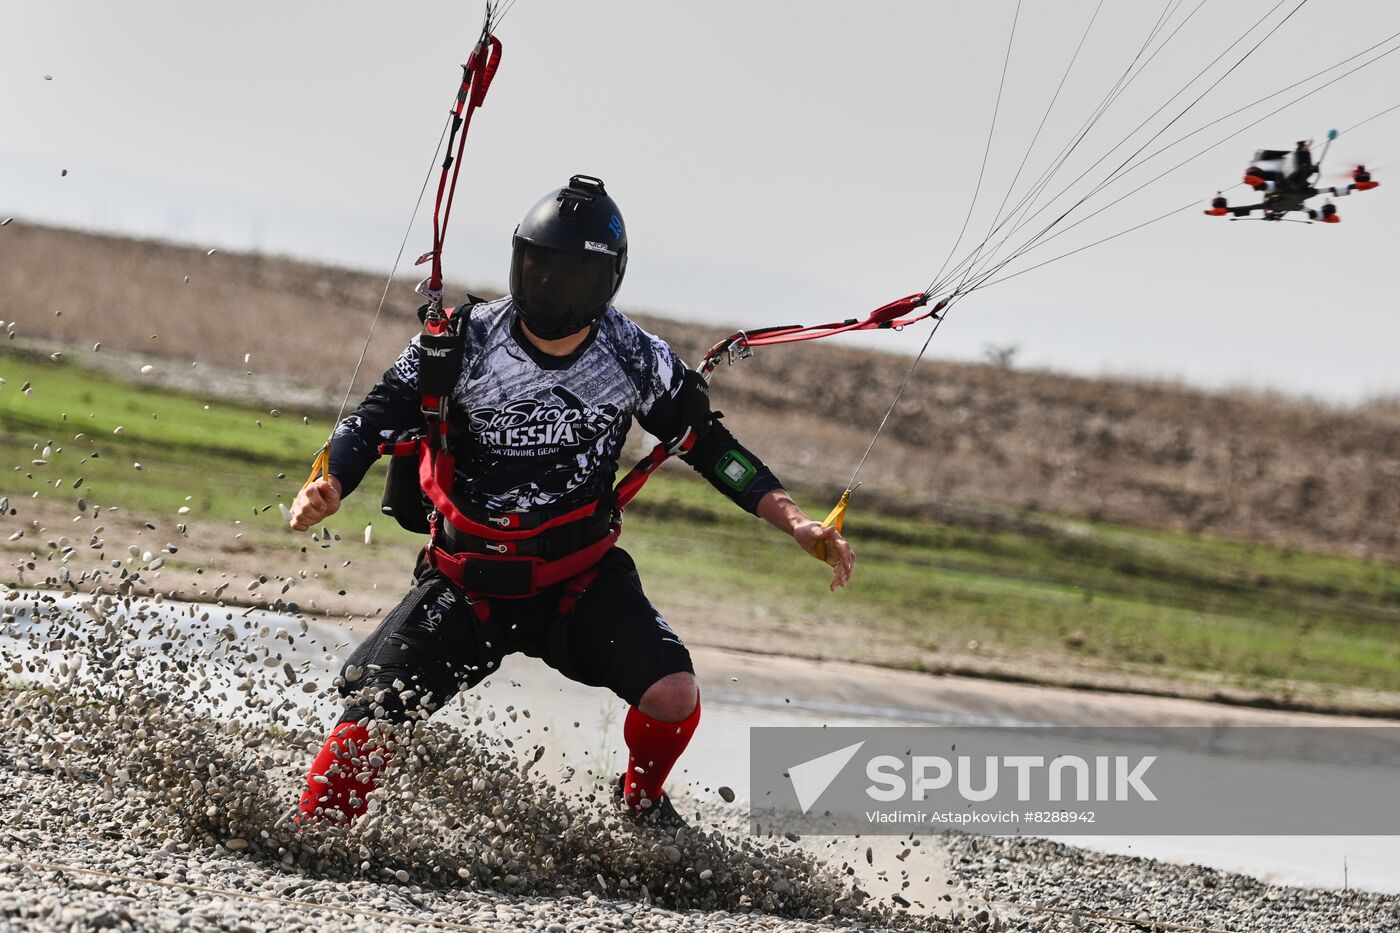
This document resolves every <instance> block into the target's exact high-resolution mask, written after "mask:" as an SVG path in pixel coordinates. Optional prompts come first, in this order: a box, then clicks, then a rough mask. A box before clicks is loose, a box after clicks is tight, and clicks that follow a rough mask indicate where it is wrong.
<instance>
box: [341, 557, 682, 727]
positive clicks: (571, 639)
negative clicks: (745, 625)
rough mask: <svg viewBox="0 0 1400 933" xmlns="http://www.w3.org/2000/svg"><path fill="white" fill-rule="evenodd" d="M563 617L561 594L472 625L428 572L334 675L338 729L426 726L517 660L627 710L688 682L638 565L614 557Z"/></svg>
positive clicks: (458, 595)
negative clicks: (679, 681) (681, 677)
mask: <svg viewBox="0 0 1400 933" xmlns="http://www.w3.org/2000/svg"><path fill="white" fill-rule="evenodd" d="M598 566H599V567H600V569H601V571H602V572H601V573H600V574H599V575H598V578H597V579H596V580H594V581H593V584H592V585H591V586H589V588H588V590H587V591H586V592H585V593H584V594H583V596H582V597H581V598H580V599H579V601H578V605H577V606H575V607H574V610H573V612H571V613H569V614H568V615H567V616H562V617H561V616H560V615H559V612H558V607H559V597H560V595H561V593H562V586H554V587H550V588H549V589H546V590H544V591H543V592H541V593H540V594H539V595H537V596H532V597H529V598H526V599H490V600H488V601H489V603H490V609H491V613H490V618H489V619H488V620H487V621H486V622H482V621H480V620H479V619H478V617H477V615H476V613H475V612H474V611H473V609H472V607H471V606H470V605H468V603H467V600H466V596H465V595H464V594H463V593H462V591H461V590H459V589H458V588H457V587H455V586H453V585H452V583H450V582H449V581H448V580H447V579H446V578H445V577H443V576H442V575H441V574H439V573H438V572H437V571H435V570H432V569H431V568H425V567H424V566H423V565H422V564H420V566H419V573H418V577H417V585H416V586H415V587H414V588H413V590H412V591H411V592H409V594H408V595H407V596H405V597H404V598H403V600H402V601H401V602H400V603H399V604H398V605H397V606H396V607H394V609H393V611H392V612H390V613H389V614H388V615H387V616H385V618H384V621H383V622H381V623H380V624H379V627H378V628H377V629H375V630H374V633H373V634H372V635H370V636H369V638H367V639H365V641H364V642H362V643H361V644H360V645H359V647H357V648H356V649H355V651H354V653H353V654H351V656H350V660H349V661H347V662H346V663H345V666H344V667H343V668H342V669H341V678H342V681H343V683H342V685H341V687H340V693H341V695H342V696H343V697H345V698H346V702H347V708H346V710H345V713H344V714H343V715H342V716H341V718H340V721H341V722H353V721H357V720H360V719H364V718H366V717H370V718H383V719H389V720H391V721H403V720H405V719H408V718H418V717H424V718H425V717H427V716H429V715H431V714H432V713H433V711H434V710H437V709H439V708H441V707H442V706H443V705H444V704H445V703H447V702H448V701H449V700H450V699H452V697H453V696H455V695H456V694H457V692H458V691H459V690H462V689H465V688H469V687H474V686H476V685H477V684H479V683H480V682H481V681H482V680H484V679H485V678H486V676H487V675H488V674H490V673H491V672H492V671H494V670H496V668H498V667H499V666H500V663H501V659H502V658H504V657H505V656H506V655H508V654H514V653H516V652H519V653H521V654H527V655H530V656H531V657H535V658H540V659H541V660H543V661H544V662H545V663H546V664H548V665H549V666H550V667H552V668H554V669H555V670H557V671H559V672H560V673H562V674H563V675H564V676H566V677H568V678H569V679H570V680H575V681H578V682H579V683H583V684H588V685H589V686H592V687H607V688H608V689H609V690H611V691H613V693H616V694H617V695H618V696H619V697H621V698H622V699H624V700H626V701H627V702H628V703H630V704H632V705H633V706H635V705H636V704H637V703H638V702H639V701H640V700H641V698H642V694H643V693H645V692H646V691H647V689H648V688H649V687H651V685H652V684H654V683H656V682H657V681H658V680H660V679H661V678H663V677H665V676H667V675H668V674H676V673H682V672H684V673H694V672H695V668H694V667H693V666H692V665H691V661H690V652H689V651H687V650H686V647H685V645H684V644H682V642H681V640H680V637H679V636H678V635H676V633H675V632H673V631H672V630H671V627H670V626H669V625H667V624H666V621H665V620H664V619H663V618H662V617H661V614H660V613H659V612H657V611H656V610H655V609H654V608H652V605H651V603H650V602H649V601H648V600H647V597H646V594H645V593H643V592H642V581H641V579H640V578H638V576H637V566H636V564H634V563H633V562H632V558H631V556H630V555H628V554H627V552H626V551H623V550H622V549H620V548H613V549H612V551H610V552H609V553H608V554H607V555H606V556H605V557H604V558H603V560H602V561H600V562H599V565H598Z"/></svg>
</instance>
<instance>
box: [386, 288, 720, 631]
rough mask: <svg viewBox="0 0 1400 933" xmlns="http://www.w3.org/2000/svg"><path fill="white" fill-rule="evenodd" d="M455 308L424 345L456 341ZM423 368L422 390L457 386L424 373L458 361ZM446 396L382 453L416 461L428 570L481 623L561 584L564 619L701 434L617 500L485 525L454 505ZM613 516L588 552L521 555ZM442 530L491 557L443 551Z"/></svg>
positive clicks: (432, 401)
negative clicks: (455, 591) (511, 603)
mask: <svg viewBox="0 0 1400 933" xmlns="http://www.w3.org/2000/svg"><path fill="white" fill-rule="evenodd" d="M453 310H455V309H450V308H449V309H446V310H445V312H444V315H443V318H442V319H441V320H437V321H434V320H431V319H430V320H428V321H427V322H426V323H425V326H424V334H423V338H422V341H423V344H424V345H425V346H428V345H434V344H435V345H437V346H443V345H446V344H449V343H451V342H455V341H458V340H459V338H458V336H457V334H456V333H455V328H453V326H452V314H453ZM421 359H422V363H421V364H420V372H419V384H420V386H422V387H423V388H425V389H429V388H431V387H434V386H438V387H440V386H443V385H450V384H453V383H455V381H456V380H455V377H454V378H453V379H452V380H451V381H450V382H448V381H445V380H444V379H442V378H432V377H429V376H428V374H427V373H426V372H424V370H426V369H428V368H430V367H432V365H433V363H434V362H436V361H437V360H440V359H441V360H450V361H451V362H450V363H449V364H448V365H452V366H459V365H460V356H457V357H451V356H444V355H424V356H423V357H422V358H421ZM447 408H448V399H447V396H446V395H445V394H444V395H437V394H428V392H425V393H424V394H423V395H422V409H423V416H424V419H425V420H426V421H427V430H426V431H424V432H423V433H422V434H420V435H417V436H413V437H409V438H406V439H404V440H400V441H397V442H394V443H388V444H382V445H380V448H379V450H380V453H381V454H391V455H393V456H409V455H416V456H417V458H418V484H419V486H420V488H421V489H422V490H423V493H424V494H425V495H426V496H427V497H428V501H429V502H430V503H431V505H432V511H431V513H430V514H429V529H430V530H429V537H428V545H427V547H426V548H425V549H424V552H423V556H424V559H425V560H426V561H427V563H428V564H429V565H431V566H432V567H433V568H434V569H435V570H437V571H438V572H439V573H441V574H442V575H443V576H445V577H447V579H449V580H451V581H452V582H453V583H454V584H455V585H456V586H457V587H458V588H459V589H461V590H462V592H463V593H465V594H466V596H467V599H468V602H469V603H470V604H471V606H472V609H473V611H474V612H475V613H476V615H477V617H478V618H479V619H481V620H482V621H485V620H486V619H488V618H489V617H490V611H491V610H490V604H489V603H488V602H487V600H486V599H484V598H483V597H492V598H497V599H525V598H528V597H531V596H536V595H538V594H539V593H540V592H542V591H543V590H546V589H548V588H549V587H552V586H556V585H558V584H561V583H562V584H564V592H563V595H562V597H561V599H560V604H559V612H560V613H561V614H563V613H567V612H569V611H571V610H572V609H573V607H574V605H575V604H576V603H577V602H578V599H579V597H580V596H582V595H583V593H584V591H585V590H586V589H587V588H588V586H589V585H590V584H591V583H592V582H593V580H594V579H596V578H597V576H598V572H599V571H598V562H599V561H600V560H602V559H603V557H604V555H606V554H607V553H608V552H609V551H611V550H612V549H613V546H614V545H616V544H617V540H618V538H619V537H620V536H621V534H622V512H623V510H624V509H625V508H626V507H627V506H628V504H630V503H631V501H632V500H633V499H634V498H636V495H637V493H639V492H640V491H641V489H642V487H643V486H644V485H645V484H646V481H647V480H648V479H650V478H651V475H652V473H654V472H656V469H657V468H658V467H660V466H661V464H663V463H665V462H666V461H667V460H668V459H670V458H671V457H672V456H673V455H675V454H678V453H684V452H686V451H689V450H690V449H691V448H693V447H694V446H695V442H696V438H697V435H696V433H695V431H694V430H691V429H690V428H687V429H686V430H685V431H684V433H683V434H682V435H681V436H680V437H679V438H677V439H676V440H675V441H674V442H671V443H659V444H657V445H656V446H655V447H654V448H652V450H651V452H650V453H649V454H647V455H646V456H645V457H643V458H642V460H641V461H640V462H638V463H637V465H636V466H634V467H633V468H632V469H631V470H630V471H628V473H627V475H626V476H624V477H623V478H622V480H621V481H620V482H619V483H618V484H617V486H616V487H614V489H613V492H612V495H610V496H608V497H606V498H604V499H595V500H594V501H592V502H587V503H584V504H583V505H580V506H577V507H576V508H573V509H570V510H568V511H566V512H562V513H560V514H558V515H552V516H550V517H549V518H547V519H545V520H543V521H539V522H536V523H531V524H529V527H525V524H526V523H525V521H524V518H525V515H526V514H527V513H521V512H501V513H494V514H486V515H484V516H482V517H483V518H484V521H482V520H478V519H477V518H473V517H472V516H470V515H468V514H466V512H465V511H463V509H462V508H461V507H459V506H458V504H457V503H456V502H455V501H454V500H453V498H452V488H453V484H454V481H455V477H456V465H457V464H456V457H455V456H454V455H453V454H452V451H451V448H450V446H449V444H448V426H449V419H448V417H447ZM605 508H606V509H608V510H609V511H610V515H609V517H608V524H607V530H606V532H605V533H604V534H603V535H602V536H601V537H599V538H598V539H597V540H596V541H593V542H591V543H589V544H586V545H584V546H583V547H581V548H578V549H577V550H574V551H572V552H570V553H568V554H565V555H564V556H562V557H554V558H552V559H550V558H545V557H540V556H536V555H525V554H520V553H517V550H518V548H519V545H520V544H521V542H523V541H527V540H530V539H535V538H538V537H539V536H540V535H542V534H545V533H546V532H550V531H557V530H561V529H564V528H565V527H566V526H572V525H576V523H579V522H584V521H587V520H588V519H594V520H595V521H596V520H597V516H598V513H599V510H600V509H605ZM444 523H446V524H447V525H450V526H451V529H452V531H453V532H456V533H460V534H462V535H466V536H470V537H474V538H478V539H484V541H485V542H487V543H486V547H487V549H489V550H490V551H492V552H493V553H490V554H482V553H476V552H468V551H456V552H453V551H450V550H447V549H444V547H443V546H442V542H441V539H442V538H443V537H444V535H443V532H444Z"/></svg>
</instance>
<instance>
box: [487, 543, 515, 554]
mask: <svg viewBox="0 0 1400 933" xmlns="http://www.w3.org/2000/svg"><path fill="white" fill-rule="evenodd" d="M486 550H488V551H495V552H496V553H497V554H509V553H510V545H509V544H488V545H486Z"/></svg>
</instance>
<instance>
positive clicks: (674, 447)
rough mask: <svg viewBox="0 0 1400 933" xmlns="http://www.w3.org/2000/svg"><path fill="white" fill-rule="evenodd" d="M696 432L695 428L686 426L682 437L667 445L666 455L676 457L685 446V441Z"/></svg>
mask: <svg viewBox="0 0 1400 933" xmlns="http://www.w3.org/2000/svg"><path fill="white" fill-rule="evenodd" d="M694 434H695V429H694V428H686V429H685V431H684V432H683V433H682V434H681V436H680V437H678V438H676V439H675V440H674V441H672V442H671V443H669V444H667V445H666V456H668V457H674V456H675V455H676V454H678V453H680V452H681V450H682V449H683V448H684V447H685V442H686V441H688V440H690V438H691V437H692V436H693V435H694Z"/></svg>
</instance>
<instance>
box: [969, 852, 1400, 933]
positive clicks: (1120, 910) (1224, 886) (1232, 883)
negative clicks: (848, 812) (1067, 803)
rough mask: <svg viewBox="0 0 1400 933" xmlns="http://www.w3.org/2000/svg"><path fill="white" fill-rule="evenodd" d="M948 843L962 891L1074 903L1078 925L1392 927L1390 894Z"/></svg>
mask: <svg viewBox="0 0 1400 933" xmlns="http://www.w3.org/2000/svg"><path fill="white" fill-rule="evenodd" d="M948 846H949V859H950V862H951V867H952V870H953V872H954V874H955V876H956V877H958V878H959V879H960V881H961V883H962V884H963V885H964V886H965V888H966V889H967V890H968V891H970V892H973V893H975V894H977V895H980V896H981V897H984V898H987V899H989V900H991V901H994V902H1000V903H1017V904H1025V905H1030V906H1033V907H1034V906H1039V907H1046V908H1052V909H1057V910H1064V911H1071V910H1077V911H1082V912H1083V914H1084V915H1086V916H1085V918H1084V922H1085V923H1086V928H1090V927H1089V925H1090V924H1092V922H1093V921H1092V919H1090V918H1088V917H1087V915H1090V914H1110V915H1116V916H1121V917H1129V918H1133V919H1135V920H1138V921H1139V926H1138V928H1139V929H1141V928H1148V929H1150V928H1151V925H1152V923H1153V922H1155V923H1157V924H1180V925H1182V926H1184V927H1186V928H1191V929H1200V928H1205V929H1211V930H1231V931H1250V933H1285V931H1286V933H1314V931H1316V933H1342V931H1346V933H1394V931H1396V930H1400V896H1397V895H1383V894H1368V893H1366V892H1362V891H1336V890H1319V889H1314V888H1292V887H1284V886H1280V885H1270V884H1265V883H1264V882H1262V881H1257V880H1255V879H1253V878H1250V877H1248V876H1246V875H1235V874H1230V873H1228V872H1223V871H1216V870H1215V869H1213V868H1203V867H1201V866H1199V865H1175V864H1170V863H1167V862H1158V861H1153V860H1152V859H1144V858H1133V857H1130V856H1121V855H1103V854H1099V853H1094V852H1087V851H1084V850H1082V849H1075V848H1072V847H1070V846H1066V845H1061V844H1059V843H1055V842H1049V841H1047V840H1044V839H1030V838H1015V837H1004V838H993V837H987V836H950V837H949V838H948ZM1093 928H1095V929H1098V927H1093ZM1112 928H1114V927H1113V926H1112V925H1109V926H1105V927H1103V929H1112ZM1127 928H1129V929H1131V928H1132V927H1127ZM1162 928H1164V929H1169V928H1170V927H1166V926H1163V927H1162Z"/></svg>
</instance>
